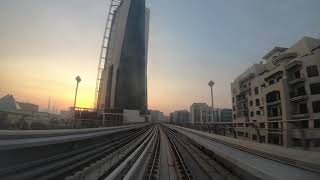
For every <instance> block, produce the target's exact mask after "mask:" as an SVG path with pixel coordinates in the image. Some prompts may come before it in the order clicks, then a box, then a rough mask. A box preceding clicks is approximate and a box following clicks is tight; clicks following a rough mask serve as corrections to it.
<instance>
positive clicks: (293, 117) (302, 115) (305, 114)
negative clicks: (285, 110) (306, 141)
mask: <svg viewBox="0 0 320 180" xmlns="http://www.w3.org/2000/svg"><path fill="white" fill-rule="evenodd" d="M309 117H310V114H308V113H302V114H301V113H293V114H292V115H291V118H292V119H304V118H309Z"/></svg>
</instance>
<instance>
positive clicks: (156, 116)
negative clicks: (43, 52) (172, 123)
mask: <svg viewBox="0 0 320 180" xmlns="http://www.w3.org/2000/svg"><path fill="white" fill-rule="evenodd" d="M163 120H164V114H163V112H161V111H159V110H151V122H161V121H163Z"/></svg>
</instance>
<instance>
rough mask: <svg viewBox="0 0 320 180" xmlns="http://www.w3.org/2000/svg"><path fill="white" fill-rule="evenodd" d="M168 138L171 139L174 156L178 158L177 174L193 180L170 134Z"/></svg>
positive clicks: (182, 177)
mask: <svg viewBox="0 0 320 180" xmlns="http://www.w3.org/2000/svg"><path fill="white" fill-rule="evenodd" d="M167 137H168V139H169V142H170V145H171V149H172V152H173V155H174V157H175V158H176V165H177V166H178V167H177V172H178V173H180V176H181V177H180V178H181V179H188V180H191V179H192V176H191V175H190V174H189V171H188V170H187V167H186V165H185V163H184V161H183V159H182V157H181V155H180V153H179V151H178V149H177V147H176V145H175V144H174V142H173V140H172V138H171V137H170V136H168V134H167Z"/></svg>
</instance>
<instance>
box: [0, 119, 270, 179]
mask: <svg viewBox="0 0 320 180" xmlns="http://www.w3.org/2000/svg"><path fill="white" fill-rule="evenodd" d="M99 133H100V132H99ZM101 133H102V134H103V135H102V136H97V137H96V136H94V137H93V138H91V139H89V140H88V139H86V140H85V141H84V140H81V141H79V142H78V141H70V142H64V143H62V144H60V146H63V145H68V143H71V145H70V147H71V148H70V147H69V146H68V148H67V149H68V151H66V152H63V153H61V152H60V151H59V153H57V154H54V155H50V156H47V157H42V156H41V158H37V159H34V160H29V161H26V162H25V163H18V164H15V165H10V166H8V167H5V168H3V167H1V166H0V177H1V178H0V179H4V180H7V179H9V180H10V179H17V180H19V179H23V180H25V179H26V180H28V179H65V180H78V179H81V180H94V179H98V180H118V179H119V180H120V179H124V180H139V179H142V180H166V179H170V180H175V179H178V180H240V179H268V178H256V177H255V176H252V174H249V175H248V174H245V176H243V174H241V172H243V171H238V169H235V168H234V167H232V166H229V165H230V163H229V164H226V162H225V161H226V160H224V159H221V158H220V157H219V156H217V154H215V153H216V151H212V150H210V149H209V148H207V147H205V146H206V145H207V144H210V143H212V142H210V141H209V140H206V143H205V144H203V143H199V142H198V141H197V140H199V138H198V139H197V138H194V136H191V134H184V133H183V132H181V131H179V130H178V129H175V128H171V127H169V126H167V125H159V124H156V125H146V126H142V127H141V128H140V127H139V128H137V129H131V130H126V131H125V133H119V134H117V133H113V135H110V134H109V135H106V134H108V133H106V134H105V133H104V132H101ZM84 135H86V134H84ZM49 138H51V137H49ZM82 141H84V142H82ZM45 146H46V145H45ZM215 146H218V145H215ZM219 146H221V147H220V148H222V146H223V145H221V144H220V145H219ZM50 147H52V146H50ZM34 148H35V149H37V148H39V150H43V149H41V147H34ZM229 148H230V147H229ZM20 150H21V149H20ZM0 151H1V150H0ZM6 151H9V150H6ZM13 158H14V157H13ZM257 158H261V157H257ZM239 172H240V173H239ZM244 177H245V178H244ZM247 177H249V178H247ZM269 179H270V178H269Z"/></svg>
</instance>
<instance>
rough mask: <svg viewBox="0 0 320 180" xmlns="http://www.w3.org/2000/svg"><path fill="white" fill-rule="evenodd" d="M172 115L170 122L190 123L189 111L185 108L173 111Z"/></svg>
mask: <svg viewBox="0 0 320 180" xmlns="http://www.w3.org/2000/svg"><path fill="white" fill-rule="evenodd" d="M172 116H173V117H172V122H175V123H190V112H189V111H187V110H178V111H174V112H173V115H172Z"/></svg>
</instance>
